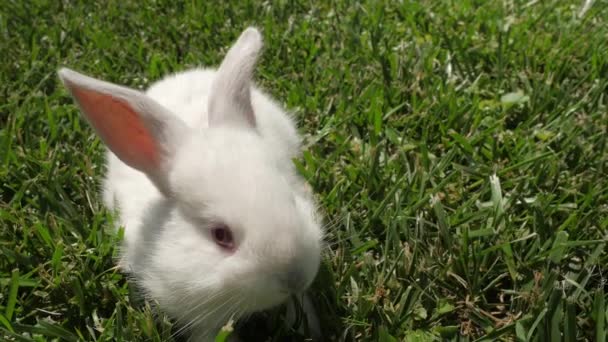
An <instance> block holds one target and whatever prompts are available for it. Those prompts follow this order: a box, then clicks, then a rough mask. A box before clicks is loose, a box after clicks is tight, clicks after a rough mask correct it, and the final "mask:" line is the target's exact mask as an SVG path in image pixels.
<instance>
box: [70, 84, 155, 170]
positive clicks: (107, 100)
mask: <svg viewBox="0 0 608 342" xmlns="http://www.w3.org/2000/svg"><path fill="white" fill-rule="evenodd" d="M72 93H73V94H74V97H76V99H78V102H79V104H80V106H81V107H82V110H83V112H84V114H85V116H86V117H87V119H88V121H89V122H90V123H91V125H92V126H93V127H94V128H95V130H96V131H97V133H98V134H99V136H100V137H101V139H102V140H103V141H104V142H105V144H106V145H107V146H108V147H109V148H110V150H112V152H114V153H115V154H116V155H117V156H118V157H119V158H120V159H121V160H122V161H124V162H125V163H127V164H128V165H129V166H131V167H134V168H136V169H138V170H141V171H148V172H149V171H153V170H157V169H158V167H159V165H160V156H159V151H158V145H157V144H156V143H155V141H154V139H153V137H152V135H151V134H150V132H149V130H148V129H147V128H146V127H145V126H144V124H143V122H142V120H141V118H140V116H139V115H138V114H137V112H136V111H135V110H134V109H133V108H132V107H131V106H130V105H129V104H128V103H126V102H125V101H122V100H119V99H116V98H114V97H112V96H110V95H107V94H101V93H98V92H95V91H91V90H87V89H82V88H76V87H74V88H72Z"/></svg>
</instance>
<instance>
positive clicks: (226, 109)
mask: <svg viewBox="0 0 608 342" xmlns="http://www.w3.org/2000/svg"><path fill="white" fill-rule="evenodd" d="M261 49H262V35H261V34H260V32H259V31H258V30H257V29H255V28H253V27H250V28H248V29H246V30H245V31H244V32H243V33H241V36H240V37H239V39H238V40H237V41H236V43H234V45H233V46H232V47H231V48H230V50H229V51H228V53H227V54H226V57H224V60H223V61H222V64H221V65H220V67H219V69H218V71H217V74H216V76H215V79H214V81H213V85H212V88H211V94H210V97H209V126H210V127H214V126H222V125H227V126H233V127H234V126H239V127H248V128H255V126H256V121H255V114H254V112H253V106H252V104H251V79H252V77H253V71H254V69H255V64H256V62H257V60H258V55H259V53H260V50H261Z"/></svg>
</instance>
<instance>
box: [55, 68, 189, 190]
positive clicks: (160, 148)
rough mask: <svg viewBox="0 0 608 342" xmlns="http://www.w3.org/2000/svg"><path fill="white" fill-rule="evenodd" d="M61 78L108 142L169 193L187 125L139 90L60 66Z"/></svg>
mask: <svg viewBox="0 0 608 342" xmlns="http://www.w3.org/2000/svg"><path fill="white" fill-rule="evenodd" d="M59 77H60V78H61V80H62V81H63V83H64V84H65V85H66V87H67V88H68V89H69V91H70V93H71V94H72V96H73V97H74V98H75V99H76V102H77V103H78V105H79V106H80V110H81V112H82V114H83V116H84V117H85V118H86V119H87V121H88V122H89V123H90V124H91V126H92V127H93V128H94V129H95V131H96V132H97V135H99V137H100V138H101V140H102V141H103V142H104V143H105V144H106V146H108V148H109V149H110V150H111V151H112V152H113V153H114V154H115V155H116V156H117V157H118V158H120V160H122V161H123V162H124V163H125V164H127V165H129V166H131V167H133V168H135V169H137V170H140V171H142V172H143V173H145V174H146V175H147V176H148V178H150V180H152V182H153V183H154V184H155V185H156V187H157V188H158V189H159V190H160V191H161V192H162V193H163V194H164V195H166V196H167V195H169V194H170V189H169V181H168V173H169V169H170V166H171V163H172V160H173V157H174V155H175V152H176V150H177V147H178V145H179V144H180V142H181V140H182V139H183V137H184V136H185V135H186V134H188V132H189V129H188V127H187V126H186V124H185V123H184V122H183V121H181V120H180V119H179V118H178V117H177V116H175V115H172V114H171V113H170V112H169V110H168V109H166V108H165V107H163V106H161V105H160V104H159V103H157V102H156V101H154V100H153V99H151V98H150V97H148V96H147V95H146V94H144V93H142V92H139V91H137V90H135V89H130V88H126V87H122V86H119V85H116V84H112V83H108V82H104V81H100V80H97V79H94V78H91V77H88V76H85V75H82V74H79V73H77V72H75V71H73V70H70V69H66V68H63V69H61V70H59Z"/></svg>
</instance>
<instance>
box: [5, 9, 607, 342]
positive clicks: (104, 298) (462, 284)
mask: <svg viewBox="0 0 608 342" xmlns="http://www.w3.org/2000/svg"><path fill="white" fill-rule="evenodd" d="M87 3H89V4H77V3H76V2H70V1H44V0H32V1H10V0H3V1H0V36H1V38H0V61H1V62H0V165H1V167H0V180H1V182H0V184H1V185H0V224H1V226H0V336H4V338H5V339H9V340H15V341H31V340H34V341H45V340H61V341H76V340H89V341H93V340H96V341H108V340H124V341H136V340H141V341H151V340H152V341H159V340H163V341H165V340H170V336H171V334H172V332H175V331H176V330H177V327H172V326H171V321H170V320H169V319H168V318H166V317H164V316H162V315H159V314H157V313H155V312H154V310H153V309H151V308H150V306H149V305H147V304H146V303H141V301H138V300H137V296H135V295H134V293H133V292H132V290H131V288H130V287H129V283H128V282H127V281H126V278H125V276H124V275H122V274H121V273H119V272H118V271H117V270H115V269H114V268H113V266H114V263H113V260H112V257H113V255H115V253H116V246H117V245H118V244H119V240H120V235H116V234H114V232H113V231H112V230H111V229H110V226H111V220H112V218H111V215H110V214H109V212H107V211H106V210H104V208H103V207H102V204H101V202H100V198H99V196H98V193H99V180H100V177H101V175H102V173H103V170H104V167H103V154H102V146H101V144H100V142H99V140H98V139H97V138H95V136H94V135H93V133H92V131H91V129H90V128H89V127H88V126H87V125H86V124H85V123H84V121H82V120H81V119H80V116H79V113H78V111H77V108H76V107H75V105H74V102H73V101H72V99H71V98H70V97H69V96H68V94H67V93H66V90H65V89H64V88H63V87H62V86H60V83H59V81H58V79H57V76H56V70H57V69H58V67H59V66H69V67H72V68H75V69H77V70H81V71H84V72H86V73H88V74H91V75H94V76H95V77H99V78H103V79H107V80H109V81H112V82H116V83H121V84H126V85H129V86H132V87H145V86H147V85H149V84H150V82H152V81H154V80H157V79H159V78H160V77H161V76H162V75H164V74H166V73H168V72H173V71H178V70H183V69H185V68H188V67H192V66H196V65H216V64H217V63H219V61H220V60H221V59H222V57H223V55H224V53H225V51H226V47H227V46H228V45H229V44H230V43H231V42H232V41H233V40H234V39H235V38H236V37H237V35H238V34H239V33H240V31H241V30H242V29H243V28H244V27H246V26H247V25H250V24H254V25H256V26H258V27H259V28H261V29H262V30H263V34H264V39H265V42H266V47H265V51H264V56H263V58H262V60H261V62H260V64H259V68H258V71H257V79H258V82H259V83H260V84H261V85H262V86H263V87H264V88H265V89H266V90H267V91H268V92H270V93H271V94H273V95H274V96H276V97H277V98H278V99H279V100H280V101H281V102H283V103H284V104H285V105H286V106H287V107H288V108H290V109H291V110H292V111H293V112H294V113H295V114H296V116H297V118H298V121H299V123H300V127H301V132H302V133H303V134H304V135H305V142H306V143H305V153H304V156H303V158H302V159H301V160H298V161H296V162H297V165H298V168H299V169H300V171H301V172H302V174H303V175H304V176H305V177H306V178H307V179H308V181H309V182H310V183H311V185H312V187H313V188H314V189H315V191H316V192H317V193H318V195H319V196H318V197H319V200H320V204H321V205H322V207H323V209H324V212H325V216H326V222H327V229H328V231H329V239H328V242H329V247H328V249H327V253H326V256H325V261H324V264H323V267H322V269H321V271H320V273H319V277H318V279H317V281H316V282H315V284H314V286H313V289H312V293H313V295H314V299H315V303H316V306H317V308H318V311H319V315H320V316H321V318H322V322H323V333H324V335H325V336H326V337H327V338H328V340H344V341H353V340H357V341H359V340H361V341H396V340H404V339H406V340H409V341H432V340H452V341H455V340H465V341H466V340H469V341H473V340H487V341H492V340H496V339H499V340H506V341H512V340H517V341H527V340H531V341H559V340H560V339H563V340H565V341H574V340H588V341H605V340H606V337H607V332H606V331H607V328H606V327H608V322H607V321H606V318H607V317H608V312H607V308H608V305H607V304H606V302H608V287H607V285H606V278H607V277H608V256H607V252H606V251H607V250H608V248H607V247H606V242H607V237H608V150H607V146H608V143H607V136H608V108H607V105H608V2H606V1H605V0H597V1H594V2H593V3H592V6H591V7H590V8H589V9H588V10H587V11H586V12H585V13H584V14H583V15H580V12H581V8H582V7H583V3H584V1H582V0H577V1H530V2H527V1H472V0H470V1H467V0H463V1H423V2H421V3H418V2H411V1H407V0H406V1H401V2H398V1H386V2H383V1H366V2H363V3H360V4H355V2H350V1H344V0H334V1H323V2H321V1H319V2H318V3H316V4H315V3H313V2H308V1H297V0H282V1H276V2H275V1H267V2H263V3H262V2H251V1H243V2H241V4H239V5H235V4H231V5H228V4H226V2H223V1H222V2H220V1H216V2H215V3H210V2H208V1H188V2H182V3H180V4H174V2H173V1H155V2H139V1H124V2H123V1H107V2H105V1H104V2H98V3H97V4H94V2H92V1H90V2H87ZM255 320H257V322H256V324H255V325H252V323H251V322H250V324H249V326H247V325H246V326H245V327H244V331H245V332H246V331H254V330H257V331H256V332H255V333H256V334H257V336H258V337H259V335H260V334H268V335H269V336H273V338H274V340H275V341H284V340H286V339H287V340H289V339H296V337H297V334H296V333H293V332H292V331H291V329H290V327H289V326H287V325H286V324H285V323H284V320H283V310H282V309H281V308H279V309H277V310H275V311H273V312H271V313H269V314H267V315H263V316H261V317H257V318H255V319H254V321H255ZM172 329H173V330H172ZM300 338H302V336H300Z"/></svg>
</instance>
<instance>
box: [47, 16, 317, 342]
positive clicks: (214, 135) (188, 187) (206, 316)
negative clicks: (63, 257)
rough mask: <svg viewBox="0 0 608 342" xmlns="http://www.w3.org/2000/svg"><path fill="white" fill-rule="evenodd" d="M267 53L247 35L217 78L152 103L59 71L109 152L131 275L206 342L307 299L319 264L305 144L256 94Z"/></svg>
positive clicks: (186, 83) (184, 77)
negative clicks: (302, 170) (299, 161)
mask: <svg viewBox="0 0 608 342" xmlns="http://www.w3.org/2000/svg"><path fill="white" fill-rule="evenodd" d="M261 48H262V38H261V35H260V33H259V32H258V31H257V30H256V29H255V28H248V29H247V30H245V31H244V32H243V33H242V34H241V36H240V37H239V38H238V40H237V41H236V43H235V44H234V45H233V46H232V47H231V48H230V50H229V51H228V53H227V55H226V56H225V58H224V60H223V62H222V64H221V65H220V67H219V69H218V70H213V69H195V70H190V71H186V72H183V73H179V74H175V75H172V76H169V77H167V78H165V79H163V80H161V81H159V82H158V83H156V84H154V85H152V86H151V87H150V89H149V90H148V91H147V92H146V93H142V92H140V91H137V90H134V89H130V88H126V87H122V86H118V85H115V84H111V83H108V82H104V81H100V80H96V79H93V78H90V77H87V76H84V75H82V74H79V73H77V72H75V71H72V70H69V69H61V70H60V71H59V76H60V78H61V79H62V81H63V83H64V84H65V86H66V87H67V88H68V89H69V91H70V93H71V94H72V96H73V97H74V98H75V99H76V102H77V103H78V105H79V107H80V109H81V112H82V114H83V115H84V117H85V118H86V119H87V121H88V122H89V123H90V124H91V126H92V127H93V128H94V129H95V131H96V133H97V134H98V135H99V137H100V138H101V140H102V141H103V142H104V143H105V144H106V145H107V147H108V148H109V152H108V154H107V162H108V171H107V175H106V178H105V182H104V196H103V197H104V202H105V204H106V205H107V206H108V207H110V208H113V209H115V210H117V211H118V213H119V223H120V224H121V225H122V226H124V227H125V238H124V245H123V246H122V249H121V258H120V261H119V265H120V267H121V268H122V269H123V270H124V271H125V272H128V273H129V274H130V275H132V276H133V278H134V279H135V280H136V282H137V284H138V285H139V286H140V287H141V288H142V290H143V291H144V293H145V294H146V295H147V296H148V298H150V299H151V300H153V301H156V302H157V303H158V304H159V306H160V308H161V309H162V310H164V311H165V312H167V313H168V314H169V315H171V316H173V317H174V318H176V319H177V320H178V321H180V322H181V324H183V325H184V326H185V327H187V328H191V329H190V330H191V331H192V336H193V337H192V338H193V339H195V340H197V341H199V340H200V341H207V340H212V339H213V336H215V334H216V333H217V332H218V330H219V329H220V328H221V326H222V325H223V324H224V323H226V322H227V321H228V320H229V319H230V318H236V319H238V317H241V316H243V315H246V314H249V313H252V312H255V311H259V310H263V309H267V308H270V307H272V306H275V305H277V304H280V303H282V302H284V301H285V300H286V299H287V298H288V297H289V296H290V295H291V294H296V293H302V292H303V291H304V290H306V289H307V288H308V286H309V285H310V284H311V282H312V281H313V279H314V278H315V276H316V273H317V270H318V267H319V263H320V254H321V240H322V231H321V226H320V222H319V221H318V218H317V214H316V211H315V204H314V202H313V199H312V197H311V195H310V194H309V193H308V192H307V191H306V190H304V182H303V181H302V180H301V179H300V178H299V176H298V175H297V173H296V170H295V168H294V166H293V163H292V158H294V157H296V156H297V155H298V153H299V148H300V147H299V146H300V139H299V138H298V135H297V132H296V129H295V127H294V124H293V122H292V120H291V119H290V117H289V116H288V115H287V114H286V113H285V112H284V110H283V109H282V108H281V107H280V106H279V105H277V104H276V103H275V102H274V101H272V100H271V99H270V98H269V96H267V95H265V94H263V93H262V92H261V91H260V90H258V89H256V88H255V87H254V86H253V85H252V84H251V83H252V81H251V79H252V75H253V71H254V67H255V64H256V60H257V59H258V55H259V53H260V50H261Z"/></svg>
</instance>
